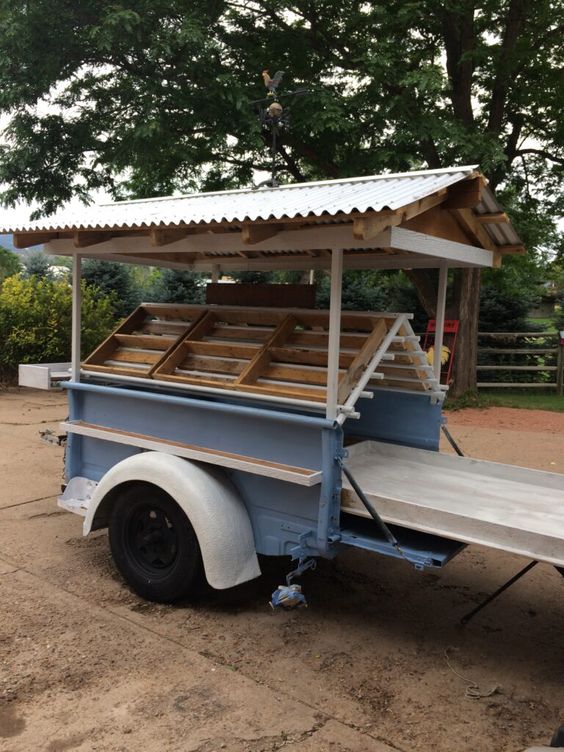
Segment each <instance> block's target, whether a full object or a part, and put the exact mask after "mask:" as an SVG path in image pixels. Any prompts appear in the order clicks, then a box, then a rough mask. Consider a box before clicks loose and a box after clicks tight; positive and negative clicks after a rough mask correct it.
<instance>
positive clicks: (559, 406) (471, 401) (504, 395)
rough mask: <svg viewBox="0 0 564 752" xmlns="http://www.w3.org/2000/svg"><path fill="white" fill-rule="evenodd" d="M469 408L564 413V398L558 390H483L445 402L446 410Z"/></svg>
mask: <svg viewBox="0 0 564 752" xmlns="http://www.w3.org/2000/svg"><path fill="white" fill-rule="evenodd" d="M467 407H481V408H484V407H517V408H520V409H523V410H551V411H552V412H558V413H564V397H561V396H560V395H558V394H557V393H556V390H551V391H548V390H547V391H542V390H539V392H535V393H534V394H531V390H530V389H509V390H506V389H498V390H493V389H492V390H481V391H480V392H479V393H478V394H472V393H469V394H465V395H462V397H458V398H457V399H449V398H448V397H447V399H446V401H445V409H446V410H464V409H465V408H467Z"/></svg>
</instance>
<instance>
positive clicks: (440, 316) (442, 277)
mask: <svg viewBox="0 0 564 752" xmlns="http://www.w3.org/2000/svg"><path fill="white" fill-rule="evenodd" d="M447 283H448V266H446V265H445V264H443V265H442V266H440V267H439V292H438V295H437V315H436V316H435V346H434V355H433V372H434V374H435V378H436V379H437V381H438V382H439V383H440V381H441V354H442V349H443V339H444V333H445V309H446V294H447Z"/></svg>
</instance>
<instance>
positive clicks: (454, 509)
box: [6, 167, 564, 601]
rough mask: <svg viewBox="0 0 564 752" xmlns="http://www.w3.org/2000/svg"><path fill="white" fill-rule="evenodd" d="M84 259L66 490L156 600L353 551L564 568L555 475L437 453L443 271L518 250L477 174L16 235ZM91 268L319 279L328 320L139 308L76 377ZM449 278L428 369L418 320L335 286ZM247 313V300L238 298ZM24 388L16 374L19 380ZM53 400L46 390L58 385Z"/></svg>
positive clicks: (563, 517) (327, 186) (157, 212)
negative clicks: (364, 274)
mask: <svg viewBox="0 0 564 752" xmlns="http://www.w3.org/2000/svg"><path fill="white" fill-rule="evenodd" d="M6 231H12V232H14V233H15V242H16V244H17V245H19V246H20V247H26V246H31V245H35V244H38V243H44V244H46V247H47V250H48V251H50V252H52V253H55V254H58V255H70V256H72V257H73V259H74V272H73V301H74V306H73V333H72V363H71V379H70V381H68V382H67V383H66V388H67V389H68V395H69V418H68V420H67V421H66V422H65V424H64V428H65V429H66V431H67V432H68V448H67V458H66V478H67V486H66V490H65V491H64V493H63V495H62V496H61V497H60V502H59V503H60V504H61V506H63V507H64V508H66V509H69V510H71V511H73V512H77V513H78V514H82V515H83V516H84V533H85V534H88V533H89V532H90V531H91V530H94V529H98V528H101V527H105V526H108V527H109V536H110V545H111V549H112V553H113V556H114V559H115V562H116V565H117V567H118V568H119V570H120V571H121V573H122V574H123V576H124V578H125V579H126V580H127V582H128V583H129V584H130V585H131V586H132V587H133V588H134V589H135V590H136V591H137V592H138V593H140V594H141V595H143V596H144V597H147V598H150V599H154V600H162V601H170V600H175V599H177V598H180V597H184V596H186V595H188V594H189V593H190V590H191V588H192V586H193V584H194V582H195V580H196V579H197V578H198V576H199V575H200V573H201V572H202V571H203V572H204V573H205V576H206V578H207V580H208V582H209V584H210V585H212V586H213V587H215V588H219V589H222V588H228V587H232V586H234V585H237V584H239V583H241V582H244V581H246V580H249V579H252V578H254V577H256V576H258V575H259V574H260V569H259V564H258V560H257V553H261V554H269V555H288V556H290V557H291V558H292V559H294V560H295V561H297V565H296V571H297V572H298V573H299V572H301V571H303V570H304V569H305V568H307V567H308V566H310V565H311V563H312V561H313V560H314V559H315V557H319V556H322V557H329V558H330V557H333V556H335V555H336V554H338V552H339V551H340V550H342V549H343V547H345V546H355V547H360V548H364V549H367V550H370V551H374V552H377V553H380V554H384V555H389V556H394V557H401V558H404V559H406V560H407V561H408V562H410V563H411V564H413V565H414V566H416V567H418V568H424V567H441V566H443V565H444V564H446V563H447V562H448V561H449V559H451V558H452V557H453V556H454V555H455V554H456V553H457V552H458V551H460V550H461V548H463V547H464V545H466V544H468V543H480V544H483V545H487V546H491V547H494V548H498V549H502V550H507V551H511V552H514V553H518V554H522V555H524V556H527V557H530V558H532V559H535V560H539V561H544V562H548V563H550V564H553V565H555V566H559V567H562V566H564V504H563V501H564V478H563V477H562V476H560V475H556V474H551V473H545V472H536V471H530V470H525V469H521V468H514V467H509V466H504V465H499V464H495V463H490V462H484V461H477V460H469V459H464V458H459V457H453V456H449V455H443V454H439V453H438V448H439V434H440V427H441V423H442V413H441V410H442V402H443V398H444V395H445V390H444V388H443V387H441V385H440V384H439V380H438V377H439V374H440V354H441V344H442V332H443V327H444V318H445V300H446V287H447V274H448V269H449V268H451V267H492V266H498V265H499V264H500V263H501V259H502V256H503V255H504V254H506V253H515V252H521V251H522V250H523V248H522V245H521V242H520V240H519V238H518V236H517V235H516V233H515V230H514V229H513V228H512V226H511V224H510V223H509V222H508V220H507V217H506V216H505V215H504V214H503V212H502V210H501V207H500V206H499V205H498V203H497V201H496V200H495V198H494V196H493V194H492V192H491V191H490V189H489V188H488V187H487V185H486V184H485V181H484V179H483V178H482V176H481V175H480V174H479V173H478V172H477V171H476V169H475V168H474V167H458V168H452V169H445V170H433V171H422V172H410V173H403V174H398V175H382V176H376V177H371V178H370V177H369V178H354V179H347V180H337V181H325V182H320V183H306V184H298V185H291V186H282V187H278V188H273V189H262V190H258V191H256V190H240V191H224V192H220V193H213V194H196V195H191V196H181V197H177V198H175V197H172V198H163V199H152V200H142V201H126V202H119V203H114V204H107V205H102V206H95V207H91V208H87V209H80V210H76V209H75V210H69V211H64V212H62V213H60V214H58V215H55V216H54V217H50V218H46V219H43V220H38V221H36V222H32V223H29V224H28V225H25V226H21V227H12V228H8V229H7V230H6ZM84 257H89V258H98V259H107V260H115V261H121V262H126V263H135V264H146V265H150V266H163V267H169V268H178V269H192V270H194V271H203V272H207V273H211V275H212V279H214V280H217V279H219V278H220V276H221V275H228V274H229V273H230V272H231V271H239V270H263V271H266V270H272V269H301V270H311V269H327V270H328V271H330V274H331V301H330V310H329V311H319V310H312V309H303V308H274V307H262V308H258V307H252V306H246V305H240V306H232V305H231V306H225V305H206V306H194V305H165V304H154V303H145V304H143V305H142V306H140V307H139V308H138V309H137V310H136V311H134V312H133V313H132V314H131V316H129V317H128V318H127V319H126V320H125V321H124V322H123V323H122V324H121V325H120V326H119V327H118V328H117V329H116V331H115V332H114V333H113V334H112V335H111V336H110V337H109V338H108V339H107V340H106V341H105V342H103V343H101V345H100V346H99V347H98V348H97V349H96V350H95V351H94V352H93V353H92V354H91V355H90V356H88V357H87V358H86V359H85V360H84V361H83V362H82V363H81V358H80V268H81V259H82V258H84ZM405 268H411V269H415V268H438V270H439V291H438V301H437V335H436V341H435V350H434V352H435V357H434V362H433V364H432V365H429V364H428V362H427V355H426V353H424V352H423V351H422V349H421V347H420V344H419V340H418V338H417V337H416V336H415V335H414V333H413V330H412V328H411V324H410V315H409V314H406V313H387V312H348V311H345V312H343V311H342V310H341V283H342V274H343V269H405ZM242 303H244V301H242ZM24 370H25V369H24ZM47 381H48V380H47Z"/></svg>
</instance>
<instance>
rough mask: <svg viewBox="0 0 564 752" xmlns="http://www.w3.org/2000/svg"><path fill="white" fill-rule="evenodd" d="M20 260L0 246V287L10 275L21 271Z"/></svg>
mask: <svg viewBox="0 0 564 752" xmlns="http://www.w3.org/2000/svg"><path fill="white" fill-rule="evenodd" d="M21 268H22V267H21V264H20V260H19V258H18V257H17V255H16V254H15V253H12V251H9V250H8V249H7V248H2V246H0V285H1V284H2V282H3V281H4V280H5V279H6V278H7V277H11V276H12V274H17V273H18V272H19V271H21Z"/></svg>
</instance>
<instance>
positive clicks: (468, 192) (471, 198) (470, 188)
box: [444, 175, 485, 209]
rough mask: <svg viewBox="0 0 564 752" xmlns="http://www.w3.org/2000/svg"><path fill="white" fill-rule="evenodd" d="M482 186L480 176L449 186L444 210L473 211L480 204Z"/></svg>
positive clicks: (482, 182)
mask: <svg viewBox="0 0 564 752" xmlns="http://www.w3.org/2000/svg"><path fill="white" fill-rule="evenodd" d="M484 184H485V181H484V178H483V177H482V175H477V176H476V177H473V178H467V179H466V180H461V181H460V182H459V183H455V184H454V185H451V186H450V188H449V189H448V197H447V200H446V201H445V204H444V207H445V209H473V208H474V207H475V206H477V205H478V204H479V203H480V200H481V197H482V188H483V187H484Z"/></svg>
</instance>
